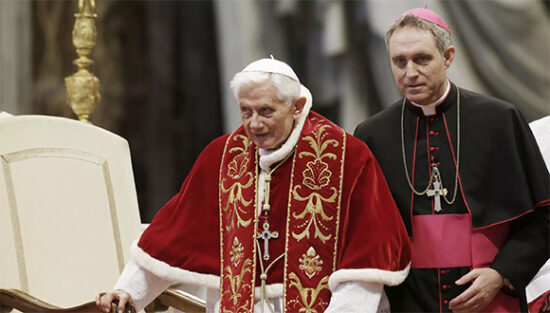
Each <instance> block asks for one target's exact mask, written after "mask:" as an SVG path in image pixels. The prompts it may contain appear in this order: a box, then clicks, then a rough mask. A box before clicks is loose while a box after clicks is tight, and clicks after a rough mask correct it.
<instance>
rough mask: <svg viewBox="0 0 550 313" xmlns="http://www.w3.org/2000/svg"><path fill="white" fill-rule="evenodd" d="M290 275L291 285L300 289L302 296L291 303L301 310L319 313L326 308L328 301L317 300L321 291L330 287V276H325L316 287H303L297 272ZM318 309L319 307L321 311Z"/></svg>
mask: <svg viewBox="0 0 550 313" xmlns="http://www.w3.org/2000/svg"><path fill="white" fill-rule="evenodd" d="M288 277H289V278H290V287H296V289H298V293H299V294H300V297H297V298H296V299H293V300H290V301H289V303H291V304H294V305H297V306H299V307H300V309H299V312H305V313H318V312H323V311H324V310H325V308H326V307H327V305H328V302H325V301H319V303H315V302H317V297H318V296H319V293H320V292H321V291H322V290H323V289H328V276H325V277H323V279H321V281H320V282H319V284H318V285H317V287H315V288H303V287H302V283H301V282H300V279H299V278H298V276H297V275H296V274H295V273H290V274H289V275H288ZM318 307H320V308H318ZM317 309H319V311H318V310H317Z"/></svg>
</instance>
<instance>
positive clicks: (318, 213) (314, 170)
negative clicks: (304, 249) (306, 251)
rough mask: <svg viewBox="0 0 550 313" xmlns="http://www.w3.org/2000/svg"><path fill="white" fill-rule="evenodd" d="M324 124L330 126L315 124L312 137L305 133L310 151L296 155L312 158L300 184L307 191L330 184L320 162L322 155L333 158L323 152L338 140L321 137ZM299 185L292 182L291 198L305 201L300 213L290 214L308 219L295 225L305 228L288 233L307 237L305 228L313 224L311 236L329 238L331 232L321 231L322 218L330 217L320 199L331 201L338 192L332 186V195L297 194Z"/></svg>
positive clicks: (326, 219)
mask: <svg viewBox="0 0 550 313" xmlns="http://www.w3.org/2000/svg"><path fill="white" fill-rule="evenodd" d="M327 127H330V126H329V125H322V126H321V127H319V129H318V131H316V132H314V136H306V137H304V140H305V141H307V142H308V143H309V145H310V146H311V148H312V149H313V151H314V153H312V152H308V151H303V152H300V154H299V157H300V158H302V157H307V156H309V157H313V160H311V161H308V162H307V164H306V169H305V170H304V171H303V173H302V174H303V176H304V179H303V181H302V184H303V185H305V186H306V187H308V188H309V189H311V190H321V189H323V188H324V187H326V186H327V185H328V184H329V183H330V177H331V176H332V172H331V171H330V169H329V168H328V164H327V163H326V162H324V161H323V159H324V158H329V159H333V160H335V159H337V156H336V155H335V154H334V153H331V152H325V150H326V149H327V148H328V147H329V145H333V146H334V147H338V145H339V143H338V141H337V140H334V139H328V140H325V137H326V133H325V129H326V128H327ZM301 187H302V186H300V185H296V186H295V187H294V189H293V190H292V195H293V196H294V198H295V199H296V200H298V201H306V200H307V201H308V202H307V204H306V206H305V208H304V210H303V211H302V212H301V213H298V214H296V213H293V214H292V216H293V217H294V218H296V219H304V218H305V217H306V215H308V214H309V218H308V219H307V220H306V222H304V223H303V224H302V225H299V226H298V228H303V227H305V229H304V230H303V231H302V232H300V233H296V232H293V233H292V236H293V237H294V238H295V239H296V240H298V241H300V240H301V239H303V238H304V237H307V238H309V232H310V231H309V229H310V227H311V225H314V226H315V233H314V238H319V239H320V240H321V241H322V242H323V243H324V242H326V241H327V240H329V239H330V238H331V237H332V235H331V234H328V235H325V234H324V233H323V231H322V229H324V230H328V227H326V226H325V225H323V223H322V221H330V220H332V218H333V217H332V216H328V215H327V214H326V213H325V211H324V209H323V202H328V203H334V202H335V200H336V198H337V196H338V191H337V189H336V188H335V187H331V188H330V190H331V191H332V195H330V196H329V197H323V196H321V195H320V194H319V193H317V192H315V191H314V192H311V193H309V194H308V195H306V196H305V197H304V196H301V195H300V194H299V193H298V190H299V189H300V188H301Z"/></svg>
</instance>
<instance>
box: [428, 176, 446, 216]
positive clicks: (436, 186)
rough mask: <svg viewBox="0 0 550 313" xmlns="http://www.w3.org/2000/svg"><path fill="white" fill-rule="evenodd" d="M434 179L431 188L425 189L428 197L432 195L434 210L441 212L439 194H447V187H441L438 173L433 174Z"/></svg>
mask: <svg viewBox="0 0 550 313" xmlns="http://www.w3.org/2000/svg"><path fill="white" fill-rule="evenodd" d="M434 179H435V180H434V181H433V182H432V189H428V191H426V195H427V196H428V197H434V210H435V211H436V212H441V196H442V195H443V196H446V195H447V188H441V180H440V179H439V176H438V175H434Z"/></svg>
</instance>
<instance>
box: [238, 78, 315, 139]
mask: <svg viewBox="0 0 550 313" xmlns="http://www.w3.org/2000/svg"><path fill="white" fill-rule="evenodd" d="M237 100H238V101H239V107H240V110H241V118H242V120H243V126H244V129H245V131H246V134H247V135H248V138H250V139H251V140H252V141H253V142H254V144H256V145H257V146H258V147H259V148H262V149H276V148H279V147H280V146H281V145H282V144H283V143H284V142H285V141H286V139H287V138H288V136H290V133H291V132H292V129H293V127H294V121H295V120H297V119H298V117H299V116H300V113H301V112H302V109H303V103H304V102H305V98H300V99H298V100H296V101H295V102H294V103H293V104H291V105H290V106H288V107H287V106H286V105H285V103H284V101H282V100H280V99H279V98H277V90H276V88H275V87H274V86H273V84H272V83H271V82H265V83H263V84H260V85H255V86H252V87H250V88H242V89H241V90H240V92H239V94H238V96H237ZM302 100H304V101H302Z"/></svg>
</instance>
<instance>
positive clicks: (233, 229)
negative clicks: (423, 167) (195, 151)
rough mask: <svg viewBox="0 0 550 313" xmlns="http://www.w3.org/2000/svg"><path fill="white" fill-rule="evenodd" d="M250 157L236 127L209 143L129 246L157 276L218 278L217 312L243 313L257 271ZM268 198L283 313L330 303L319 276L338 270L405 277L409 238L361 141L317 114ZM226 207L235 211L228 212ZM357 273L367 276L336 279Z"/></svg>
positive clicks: (384, 279) (383, 279)
mask: <svg viewBox="0 0 550 313" xmlns="http://www.w3.org/2000/svg"><path fill="white" fill-rule="evenodd" d="M331 149H332V150H331ZM256 155H257V153H256V147H255V146H254V144H253V143H252V142H251V141H249V140H248V139H247V138H246V135H245V132H244V130H243V128H242V126H241V127H240V128H239V129H237V130H236V131H235V132H233V133H232V134H228V135H225V136H222V137H220V138H217V139H215V140H214V141H212V142H211V143H210V144H209V145H208V146H207V147H206V148H205V149H204V151H203V152H202V153H201V155H200V156H199V158H198V159H197V161H196V163H195V165H194V166H193V168H192V170H191V172H190V173H189V175H188V177H187V179H186V180H185V181H184V183H183V185H182V188H181V190H180V192H179V193H178V194H176V195H175V196H174V197H173V198H172V199H171V200H170V201H169V202H168V203H167V204H166V205H165V206H164V207H163V208H162V209H161V210H160V211H159V213H158V214H157V215H156V217H155V218H154V220H153V222H152V223H151V225H150V226H149V228H147V230H146V231H145V232H144V234H143V235H142V237H141V238H140V240H139V242H138V247H139V248H140V249H141V250H142V251H143V252H145V255H147V257H150V258H152V259H154V260H156V261H161V262H163V263H166V264H167V265H169V266H170V267H169V269H170V270H169V271H168V272H163V273H159V269H158V268H155V267H154V266H150V264H151V263H149V262H143V261H140V260H136V261H137V263H138V264H140V265H141V266H143V267H145V268H147V269H149V270H151V271H152V272H153V273H155V274H157V275H159V276H161V277H170V276H171V274H175V275H172V277H175V276H177V277H180V278H181V277H182V276H181V275H178V274H177V273H178V270H180V269H183V270H185V271H189V272H194V273H199V274H205V275H214V276H218V277H220V276H221V284H222V286H223V290H221V294H220V295H221V302H222V305H223V306H224V307H227V308H228V310H230V311H237V310H239V312H240V310H244V311H252V307H253V304H254V301H253V300H254V295H253V289H254V288H253V287H252V286H251V282H252V281H255V286H259V285H260V282H259V276H260V273H261V272H260V269H259V261H258V257H257V255H255V253H257V251H256V250H257V249H256V248H255V246H254V243H253V242H254V241H253V240H252V238H250V237H255V235H256V232H255V231H253V230H254V229H256V230H259V227H258V223H257V219H256V214H255V213H254V211H253V210H254V203H255V202H256V194H255V191H256V186H257V178H258V175H257V173H255V172H256V171H254V170H253V169H255V168H257V160H256ZM222 160H223V162H224V163H223V164H222ZM331 162H333V164H332V165H330V166H329V167H326V166H325V167H323V166H324V165H323V164H331ZM338 164H339V165H338ZM247 169H248V170H247ZM326 169H330V173H327V172H326V171H325V170H326ZM342 174H343V175H342ZM231 177H232V178H235V180H234V181H233V183H231V182H230V181H228V179H230V178H231ZM308 179H309V180H308ZM329 180H330V182H329ZM234 182H238V183H237V184H234ZM300 183H301V184H300ZM321 185H323V186H324V187H326V188H325V189H324V191H323V189H322V188H321V189H319V188H318V187H319V186H321ZM308 190H309V191H308ZM289 198H290V199H289ZM270 199H271V200H270V202H271V203H270V204H271V213H270V214H269V223H270V229H272V230H276V231H278V232H279V238H278V239H276V240H271V241H270V244H269V252H270V255H272V258H271V259H272V260H273V259H274V258H275V257H277V256H279V255H280V254H281V253H283V252H284V251H286V253H287V255H286V257H285V258H284V261H279V262H277V263H276V264H275V265H274V266H273V268H272V269H271V270H270V272H269V276H268V279H267V283H268V284H275V283H283V284H284V286H285V289H284V290H285V307H286V310H287V311H294V310H295V311H298V310H299V309H300V308H307V309H308V310H311V312H315V311H318V312H322V311H323V310H324V309H325V308H326V307H327V306H328V302H329V300H330V290H329V289H328V284H327V283H328V278H329V276H330V275H331V274H332V273H334V272H335V271H340V273H342V272H344V275H340V279H339V281H353V280H356V281H367V282H368V281H372V282H379V283H386V284H397V283H399V282H401V280H402V279H401V277H402V278H403V279H404V275H403V272H405V269H406V268H407V265H408V264H409V261H410V248H409V243H408V236H407V233H406V230H405V228H404V225H403V223H402V221H401V218H400V215H399V213H398V211H397V208H396V206H395V203H394V201H393V199H392V197H391V194H390V192H389V189H388V187H387V185H386V181H385V179H384V176H383V175H382V173H381V171H380V168H379V166H378V163H377V162H376V160H375V159H374V158H373V156H372V154H371V152H370V151H369V149H368V148H367V147H366V145H365V144H364V143H363V142H361V141H359V140H358V139H356V138H354V137H352V136H351V135H349V134H346V133H345V132H344V131H343V130H342V129H341V128H339V127H338V126H336V125H335V124H333V123H331V122H329V121H328V120H326V119H324V118H323V117H322V116H320V115H318V114H316V113H314V112H310V114H309V116H308V118H307V119H306V121H305V123H304V127H303V129H302V133H301V137H300V139H299V140H298V143H297V147H296V152H295V153H294V155H293V156H292V157H290V158H289V159H288V160H286V161H285V162H284V163H283V164H282V165H281V166H280V167H279V168H278V169H277V170H276V171H275V172H274V173H273V175H272V180H271V192H270ZM300 201H303V203H304V204H303V205H302V206H301V207H300V206H299V205H300V204H299V202H300ZM235 203H237V204H238V203H240V206H239V207H238V208H237V207H235V208H233V206H235V205H236V204H235ZM295 203H298V204H295ZM329 204H330V205H329ZM306 207H308V211H307V212H306V211H305V210H303V209H304V208H306ZM293 208H296V210H294V211H292V209H293ZM289 212H290V213H289ZM302 212H305V213H309V214H305V213H304V214H301V213H302ZM220 217H221V220H220ZM287 224H288V225H287ZM241 228H242V229H246V228H248V229H249V231H248V232H246V231H239V229H241ZM287 229H290V231H288V233H287ZM220 234H222V236H224V237H223V238H221V236H220ZM243 234H244V235H243ZM329 234H332V235H329ZM220 238H221V240H220ZM235 239H237V241H235ZM220 243H221V244H220ZM241 243H243V244H244V246H242V245H241ZM262 246H263V245H262ZM310 247H311V248H313V250H312V249H309V248H310ZM220 253H221V254H223V256H224V257H223V258H220ZM313 258H316V261H313V262H312V259H313ZM319 261H321V262H319ZM153 263H155V262H153ZM264 264H265V265H264V267H265V266H267V264H269V262H267V263H264ZM363 269H365V270H373V271H364V272H361V274H360V275H351V276H350V277H347V276H346V274H345V270H363ZM342 270H343V271H342ZM186 273H187V272H186ZM220 273H222V275H220ZM351 273H352V274H356V273H357V272H354V271H351ZM392 273H399V275H393V277H392ZM180 274H181V273H180ZM405 275H406V273H405ZM183 276H185V275H183ZM395 277H399V279H397V280H396V279H395ZM247 282H248V283H247ZM313 294H315V299H314V298H313V296H312V295H313ZM230 306H232V307H230Z"/></svg>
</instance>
